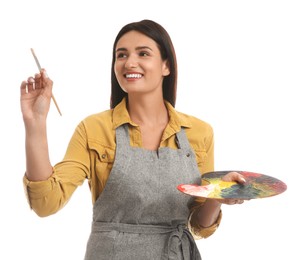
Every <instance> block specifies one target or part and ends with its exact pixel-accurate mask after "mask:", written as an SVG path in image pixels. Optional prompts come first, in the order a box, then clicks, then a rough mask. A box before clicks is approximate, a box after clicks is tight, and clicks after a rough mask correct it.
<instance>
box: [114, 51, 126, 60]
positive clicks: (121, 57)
mask: <svg viewBox="0 0 303 260" xmlns="http://www.w3.org/2000/svg"><path fill="white" fill-rule="evenodd" d="M126 56H127V55H126V54H125V53H123V52H119V53H117V54H116V58H117V59H123V58H125V57H126Z"/></svg>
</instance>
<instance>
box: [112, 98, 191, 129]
mask: <svg viewBox="0 0 303 260" xmlns="http://www.w3.org/2000/svg"><path fill="white" fill-rule="evenodd" d="M165 105H166V107H167V110H168V114H169V123H168V127H167V130H168V133H167V134H169V132H171V131H172V132H173V133H176V132H179V131H180V129H181V127H186V128H190V127H191V123H190V121H189V120H188V119H187V116H186V115H184V114H182V113H180V112H177V111H176V110H175V108H174V107H173V106H172V105H171V104H170V103H169V102H168V101H165ZM125 123H129V124H131V125H133V126H138V125H137V124H135V123H134V122H132V121H131V119H130V116H129V114H128V111H127V107H126V98H125V97H124V98H123V99H122V101H121V102H120V103H119V104H118V105H117V106H116V107H115V108H114V109H113V128H114V129H116V128H117V127H119V126H120V125H123V124H125ZM170 134H172V133H170ZM170 134H169V135H170Z"/></svg>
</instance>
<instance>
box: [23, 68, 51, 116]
mask: <svg viewBox="0 0 303 260" xmlns="http://www.w3.org/2000/svg"><path fill="white" fill-rule="evenodd" d="M52 87H53V81H52V80H51V79H50V78H49V77H48V75H47V73H46V71H45V70H44V69H42V70H41V71H40V73H37V74H36V75H35V77H29V78H28V79H27V81H23V82H22V83H21V97H20V102H21V112H22V115H23V119H24V121H27V120H37V119H46V117H47V114H48V111H49V108H50V102H51V98H52Z"/></svg>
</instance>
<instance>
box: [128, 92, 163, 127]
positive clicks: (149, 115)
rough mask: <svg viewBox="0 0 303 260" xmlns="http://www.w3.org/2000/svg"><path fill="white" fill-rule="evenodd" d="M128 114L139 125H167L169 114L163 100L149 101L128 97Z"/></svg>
mask: <svg viewBox="0 0 303 260" xmlns="http://www.w3.org/2000/svg"><path fill="white" fill-rule="evenodd" d="M127 107H128V112H129V115H130V118H131V120H132V121H133V122H134V123H136V124H138V125H159V124H165V125H166V124H167V122H168V112H167V108H166V106H165V102H164V99H163V98H159V99H152V100H151V99H148V98H144V97H142V96H141V97H140V98H135V97H132V96H129V97H128V104H127Z"/></svg>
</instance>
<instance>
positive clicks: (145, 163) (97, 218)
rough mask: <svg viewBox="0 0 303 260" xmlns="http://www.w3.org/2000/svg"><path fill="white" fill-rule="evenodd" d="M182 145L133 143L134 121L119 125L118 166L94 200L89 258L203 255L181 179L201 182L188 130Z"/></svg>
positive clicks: (193, 259) (179, 259) (156, 259)
mask: <svg viewBox="0 0 303 260" xmlns="http://www.w3.org/2000/svg"><path fill="white" fill-rule="evenodd" d="M176 142H177V145H178V147H179V149H171V148H168V147H161V148H159V149H158V150H157V151H150V150H146V149H143V148H137V147H132V146H130V140H129V133H128V125H127V124H125V125H122V126H120V127H118V128H117V129H116V155H115V162H114V165H113V168H112V171H111V173H110V175H109V179H108V180H107V183H106V185H105V188H104V190H103V192H102V193H101V194H100V196H99V197H98V199H97V200H96V202H95V204H94V209H93V223H92V230H91V234H90V237H89V240H88V243H87V248H86V254H85V260H164V259H165V260H167V259H174V260H200V259H201V257H200V254H199V251H198V248H197V246H196V243H195V241H194V239H193V237H192V235H191V233H190V232H189V230H188V228H187V227H186V224H187V221H188V215H189V205H190V203H191V202H192V198H191V197H190V196H188V195H185V194H182V193H181V192H180V191H178V190H177V186H178V185H179V184H181V183H192V184H193V183H196V184H200V183H201V176H200V173H199V170H198V167H197V163H196V160H195V154H194V153H193V151H192V149H191V147H190V144H189V142H188V140H187V137H186V134H185V131H184V130H183V129H182V130H181V131H180V132H178V133H177V134H176Z"/></svg>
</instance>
